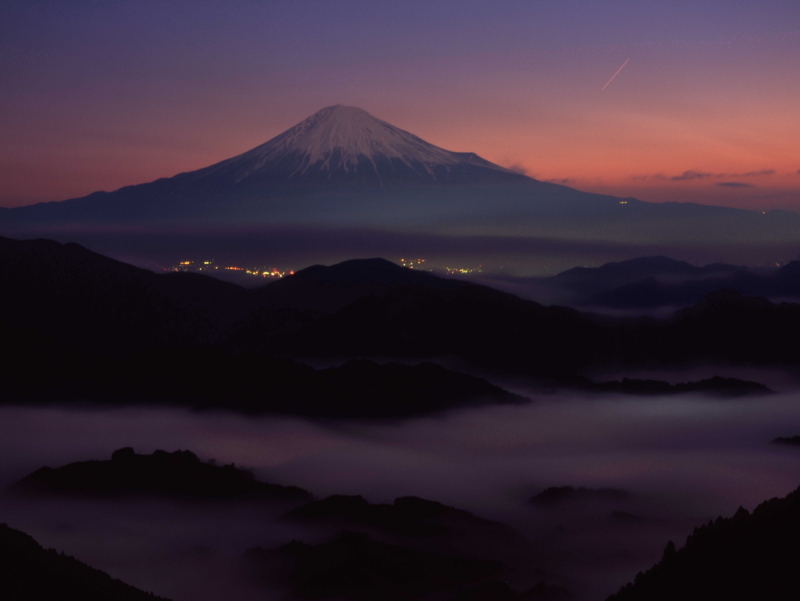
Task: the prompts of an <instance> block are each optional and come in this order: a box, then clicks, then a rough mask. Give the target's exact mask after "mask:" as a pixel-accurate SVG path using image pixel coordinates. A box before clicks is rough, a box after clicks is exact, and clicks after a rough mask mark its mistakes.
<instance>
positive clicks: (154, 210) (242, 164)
mask: <svg viewBox="0 0 800 601" xmlns="http://www.w3.org/2000/svg"><path fill="white" fill-rule="evenodd" d="M533 181H534V180H531V179H530V178H528V177H526V176H524V175H521V174H519V173H515V172H513V171H510V170H508V169H505V168H503V167H500V166H499V165H495V164H494V163H491V162H489V161H487V160H485V159H482V158H481V157H479V156H478V155H476V154H474V153H470V152H451V151H449V150H444V149H443V148H439V147H438V146H434V145H433V144H430V143H428V142H426V141H424V140H422V139H420V138H418V137H417V136H415V135H413V134H411V133H408V132H406V131H403V130H402V129H399V128H397V127H394V126H393V125H390V124H389V123H386V122H385V121H381V120H380V119H376V118H375V117H373V116H372V115H370V114H369V113H367V112H366V111H364V110H362V109H359V108H355V107H348V106H342V105H336V106H329V107H326V108H324V109H322V110H320V111H318V112H316V113H314V114H313V115H311V116H310V117H308V118H307V119H305V120H304V121H301V122H300V123H298V124H297V125H295V126H294V127H291V128H290V129H288V130H286V131H285V132H283V133H282V134H280V135H278V136H276V137H274V138H272V139H271V140H269V141H267V142H266V143H264V144H261V145H260V146H257V147H256V148H253V149H252V150H249V151H247V152H245V153H243V154H240V155H238V156H235V157H233V158H230V159H227V160H224V161H221V162H219V163H216V164H214V165H211V166H209V167H205V168H202V169H198V170H196V171H190V172H187V173H180V174H178V175H175V176H173V177H170V178H162V179H159V180H156V181H153V182H150V183H147V184H141V185H136V186H127V187H125V188H121V189H119V190H117V191H115V192H111V193H107V192H96V193H94V194H90V195H89V196H85V197H82V198H75V199H70V200H66V201H63V202H57V203H53V202H50V203H41V204H37V205H33V206H29V207H21V208H17V209H8V210H3V211H0V220H2V221H6V222H8V223H14V222H15V221H21V222H25V221H26V220H30V221H33V222H38V223H64V222H70V223H94V224H98V223H139V222H142V221H144V222H154V223H161V224H163V223H164V220H166V221H180V222H182V223H194V222H197V221H198V220H199V221H200V222H209V221H210V220H214V219H216V218H222V219H225V220H229V219H232V218H233V219H234V220H236V219H239V220H240V219H244V218H248V217H253V216H254V215H257V216H260V217H262V218H265V219H269V220H272V219H274V218H281V219H283V218H285V217H287V216H290V217H291V216H294V217H298V216H299V215H298V214H297V211H298V210H299V211H301V212H304V211H307V210H308V206H306V205H307V203H308V202H309V200H312V201H313V200H318V197H319V196H320V195H322V196H324V197H325V198H327V199H328V201H331V200H332V199H331V198H329V195H330V194H333V195H341V194H344V195H345V197H344V199H339V200H340V202H348V203H349V202H351V201H352V199H347V195H348V194H349V193H353V192H357V193H358V194H359V195H360V196H363V195H364V194H367V195H369V193H370V191H372V190H376V189H377V190H380V189H386V188H390V189H401V190H405V189H407V188H409V187H420V186H421V187H429V186H433V187H441V186H443V185H444V186H459V185H467V186H471V185H475V184H486V183H517V182H533ZM287 203H288V204H287ZM315 208H316V209H317V210H319V209H322V207H315ZM346 208H347V207H346V206H345V207H339V209H340V210H342V209H345V210H346ZM309 217H313V215H306V219H308V218H309Z"/></svg>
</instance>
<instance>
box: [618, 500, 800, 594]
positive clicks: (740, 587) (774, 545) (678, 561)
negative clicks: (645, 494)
mask: <svg viewBox="0 0 800 601" xmlns="http://www.w3.org/2000/svg"><path fill="white" fill-rule="evenodd" d="M798 537H800V489H798V490H795V491H794V492H792V493H791V494H789V495H787V496H786V497H784V498H782V499H778V498H775V499H771V500H769V501H765V502H764V503H762V504H761V505H759V506H758V507H756V509H755V510H754V511H753V513H752V514H751V513H749V512H748V511H747V510H746V509H743V508H741V507H740V508H739V510H738V511H737V512H736V514H735V515H734V516H733V517H730V518H726V519H723V518H722V517H719V518H717V519H716V520H715V521H712V522H709V523H708V524H707V525H705V526H700V527H699V528H695V530H694V533H693V534H692V535H691V536H689V538H688V539H687V540H686V544H685V545H684V547H683V548H681V549H678V550H676V548H675V544H674V543H672V542H671V541H670V542H669V543H668V544H667V546H666V548H665V550H664V557H663V559H662V560H661V561H660V562H659V563H658V564H656V565H655V566H653V567H652V568H651V569H649V570H647V571H646V572H644V573H641V572H640V573H639V574H638V575H637V576H636V579H635V580H634V582H633V583H631V584H628V585H626V586H625V587H624V588H622V590H620V591H619V592H618V593H616V594H615V595H612V596H611V597H609V598H608V601H639V600H642V601H645V600H647V601H662V600H663V601H666V600H667V599H686V600H687V601H695V600H697V601H700V600H703V601H706V600H708V599H726V600H728V601H745V600H748V601H749V600H750V599H792V598H795V597H796V596H797V578H796V577H795V569H796V566H797V562H798V561H800V550H798V549H799V548H798V545H797V541H798Z"/></svg>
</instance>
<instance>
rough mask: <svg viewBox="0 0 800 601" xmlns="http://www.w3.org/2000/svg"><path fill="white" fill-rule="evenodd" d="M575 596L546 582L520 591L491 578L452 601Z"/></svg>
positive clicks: (551, 600)
mask: <svg viewBox="0 0 800 601" xmlns="http://www.w3.org/2000/svg"><path fill="white" fill-rule="evenodd" d="M574 598H575V597H574V596H573V595H572V593H570V592H569V591H567V590H566V589H563V588H561V587H557V586H551V585H547V584H545V583H544V582H540V583H539V584H537V585H536V586H534V587H533V588H532V589H530V590H529V591H526V592H524V593H518V592H515V591H514V590H513V589H512V588H511V587H510V586H508V583H507V582H503V581H501V580H490V581H488V582H484V583H482V584H479V585H478V586H476V587H473V588H471V589H468V590H466V591H464V592H463V593H461V594H459V595H458V596H457V597H455V598H453V599H452V601H570V600H571V599H574Z"/></svg>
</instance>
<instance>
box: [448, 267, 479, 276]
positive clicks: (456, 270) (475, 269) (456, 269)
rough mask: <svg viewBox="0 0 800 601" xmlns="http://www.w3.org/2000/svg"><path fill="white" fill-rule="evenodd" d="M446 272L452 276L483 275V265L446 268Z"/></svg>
mask: <svg viewBox="0 0 800 601" xmlns="http://www.w3.org/2000/svg"><path fill="white" fill-rule="evenodd" d="M444 270H445V271H446V272H447V273H449V274H450V275H456V274H459V273H460V274H465V275H466V274H468V273H483V265H478V266H477V267H445V268H444Z"/></svg>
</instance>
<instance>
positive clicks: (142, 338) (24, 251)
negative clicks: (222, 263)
mask: <svg viewBox="0 0 800 601" xmlns="http://www.w3.org/2000/svg"><path fill="white" fill-rule="evenodd" d="M0 281H2V282H3V283H4V290H5V293H4V294H2V295H0V314H2V315H3V316H5V317H4V319H9V318H13V320H14V323H15V324H17V325H22V324H25V325H27V326H29V327H32V328H33V327H35V328H38V329H40V330H42V331H45V332H47V333H48V334H49V335H51V336H53V337H55V338H57V339H59V340H61V341H62V343H66V344H68V345H70V346H73V347H78V348H81V349H84V350H98V349H102V352H103V353H107V352H109V351H111V352H114V351H119V350H122V349H124V350H131V349H136V348H145V347H146V348H152V347H157V346H170V345H173V346H174V345H197V344H210V343H212V342H215V341H218V340H219V338H220V336H221V335H222V331H223V328H224V324H225V323H226V322H227V320H229V319H235V315H236V311H237V306H239V305H241V304H242V302H243V300H244V294H243V293H244V292H245V291H244V290H242V289H241V288H239V287H238V286H234V285H232V284H227V283H224V282H220V281H219V280H215V279H214V278H210V277H206V276H202V275H197V274H178V273H174V274H164V275H156V274H155V273H153V272H151V271H147V270H145V269H139V268H137V267H133V266H131V265H127V264H125V263H122V262H120V261H115V260H113V259H109V258H107V257H104V256H102V255H98V254H96V253H93V252H91V251H89V250H86V249H85V248H83V247H81V246H79V245H77V244H63V245H62V244H59V243H57V242H53V241H51V240H24V241H19V240H11V239H9V238H0Z"/></svg>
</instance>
